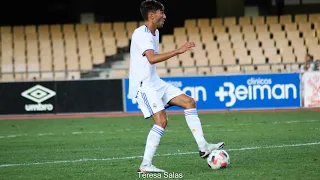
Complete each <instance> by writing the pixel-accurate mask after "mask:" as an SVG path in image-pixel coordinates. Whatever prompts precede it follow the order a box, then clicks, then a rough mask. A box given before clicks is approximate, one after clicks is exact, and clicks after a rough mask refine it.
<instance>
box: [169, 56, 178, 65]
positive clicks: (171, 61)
mask: <svg viewBox="0 0 320 180" xmlns="http://www.w3.org/2000/svg"><path fill="white" fill-rule="evenodd" d="M166 62H167V63H166V65H167V67H178V66H180V60H179V58H178V57H177V56H174V57H172V58H170V59H169V60H168V61H166Z"/></svg>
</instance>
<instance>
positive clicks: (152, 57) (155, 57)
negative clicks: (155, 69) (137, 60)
mask: <svg viewBox="0 0 320 180" xmlns="http://www.w3.org/2000/svg"><path fill="white" fill-rule="evenodd" d="M193 47H195V44H194V43H193V42H186V43H185V44H184V45H183V46H181V47H180V48H179V49H175V50H173V51H169V52H165V53H161V54H155V53H154V50H152V49H150V50H147V51H145V52H144V54H143V55H144V56H146V57H147V59H148V61H149V63H150V64H156V63H159V62H162V61H165V60H168V59H170V58H171V57H173V56H176V55H178V54H182V53H184V52H186V51H187V50H190V49H192V48H193Z"/></svg>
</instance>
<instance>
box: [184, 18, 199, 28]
mask: <svg viewBox="0 0 320 180" xmlns="http://www.w3.org/2000/svg"><path fill="white" fill-rule="evenodd" d="M184 27H186V28H193V27H197V20H196V19H186V20H185V21H184Z"/></svg>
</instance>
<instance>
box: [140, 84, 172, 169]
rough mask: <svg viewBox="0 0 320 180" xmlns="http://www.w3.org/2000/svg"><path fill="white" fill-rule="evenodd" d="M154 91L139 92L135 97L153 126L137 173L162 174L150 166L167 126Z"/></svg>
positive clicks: (160, 102) (161, 105)
mask: <svg viewBox="0 0 320 180" xmlns="http://www.w3.org/2000/svg"><path fill="white" fill-rule="evenodd" d="M157 97H159V96H158V95H157V92H156V91H153V90H146V91H145V92H140V94H139V95H138V97H137V100H138V103H139V106H140V109H141V111H142V112H143V114H144V117H145V118H149V117H152V118H153V120H154V125H153V126H152V128H151V129H150V131H149V134H148V136H147V141H146V146H145V151H144V155H143V160H142V163H141V165H140V168H139V170H138V171H139V172H164V170H162V169H159V168H157V167H155V166H153V165H152V159H153V157H154V154H155V152H156V150H157V148H158V146H159V144H160V139H161V137H162V135H163V133H164V130H165V127H166V125H167V115H166V112H165V111H164V106H163V103H162V101H161V99H160V98H157ZM160 97H161V96H160Z"/></svg>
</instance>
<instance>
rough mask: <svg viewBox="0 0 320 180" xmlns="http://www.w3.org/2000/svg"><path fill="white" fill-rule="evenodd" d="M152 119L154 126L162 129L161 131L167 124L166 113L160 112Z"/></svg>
mask: <svg viewBox="0 0 320 180" xmlns="http://www.w3.org/2000/svg"><path fill="white" fill-rule="evenodd" d="M153 118H154V122H155V124H156V125H158V126H160V127H162V128H163V129H165V128H166V126H167V123H168V120H167V114H166V113H162V112H159V113H156V114H155V115H154V117H153Z"/></svg>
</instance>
